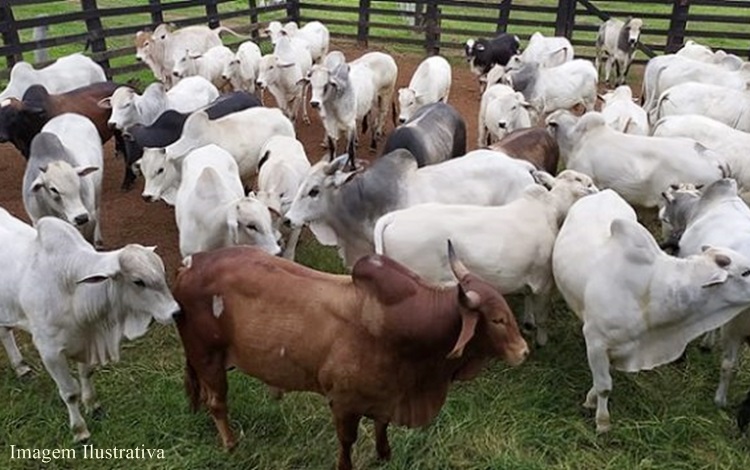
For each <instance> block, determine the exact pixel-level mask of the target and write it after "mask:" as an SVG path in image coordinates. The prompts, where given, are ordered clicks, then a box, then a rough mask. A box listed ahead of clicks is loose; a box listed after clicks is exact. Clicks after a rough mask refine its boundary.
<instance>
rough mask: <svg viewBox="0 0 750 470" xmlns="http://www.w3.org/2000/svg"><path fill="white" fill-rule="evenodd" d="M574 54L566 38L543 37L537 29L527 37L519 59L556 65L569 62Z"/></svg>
mask: <svg viewBox="0 0 750 470" xmlns="http://www.w3.org/2000/svg"><path fill="white" fill-rule="evenodd" d="M574 56H575V53H574V50H573V45H572V44H570V41H569V40H568V38H566V37H560V36H552V37H545V36H544V35H543V34H542V33H540V32H539V31H537V32H535V33H534V34H532V35H531V37H530V38H529V43H528V44H527V45H526V48H524V50H523V53H521V61H522V62H538V63H539V64H540V65H541V66H542V67H556V66H558V65H562V64H564V63H565V62H570V61H571V60H573V57H574ZM488 83H489V82H488Z"/></svg>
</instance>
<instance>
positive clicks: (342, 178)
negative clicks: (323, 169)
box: [330, 170, 359, 188]
mask: <svg viewBox="0 0 750 470" xmlns="http://www.w3.org/2000/svg"><path fill="white" fill-rule="evenodd" d="M357 173H359V172H358V171H357V170H354V171H337V172H336V173H334V174H333V176H332V177H331V179H330V182H331V184H332V185H333V187H334V188H340V187H341V186H343V185H345V184H346V183H348V182H349V181H351V180H352V178H354V176H355V175H356V174H357Z"/></svg>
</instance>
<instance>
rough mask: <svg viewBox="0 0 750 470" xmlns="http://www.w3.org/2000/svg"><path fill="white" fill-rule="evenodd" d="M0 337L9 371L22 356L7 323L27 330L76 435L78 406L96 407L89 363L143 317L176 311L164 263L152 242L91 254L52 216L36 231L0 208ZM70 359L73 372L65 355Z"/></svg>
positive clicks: (110, 357)
mask: <svg viewBox="0 0 750 470" xmlns="http://www.w3.org/2000/svg"><path fill="white" fill-rule="evenodd" d="M0 257H2V259H3V269H2V270H0V304H1V306H0V331H2V333H1V334H0V337H2V338H3V346H4V347H5V350H6V352H7V353H8V356H9V357H10V358H11V363H12V364H14V367H15V370H16V372H17V373H19V372H20V373H22V372H24V368H23V358H22V357H21V353H20V352H19V350H18V348H17V347H16V345H15V341H14V340H13V336H12V335H13V333H12V331H11V330H10V328H20V329H23V330H26V331H28V332H29V333H31V339H32V341H33V343H34V346H35V347H36V349H37V351H39V356H40V357H41V359H42V363H43V364H44V367H45V369H47V372H49V374H50V375H51V376H52V378H53V379H54V381H55V383H56V384H57V389H58V392H59V394H60V398H61V399H62V400H63V402H65V406H66V407H67V408H68V416H69V418H70V429H71V430H72V431H73V436H74V439H75V440H76V441H83V440H86V439H88V438H89V436H90V433H89V430H88V428H87V426H86V422H85V421H84V419H83V416H82V415H81V411H80V404H81V403H83V406H84V407H85V408H86V410H87V411H89V412H98V411H100V409H101V405H100V404H99V400H98V398H97V396H96V393H95V391H94V388H93V386H92V383H91V375H92V373H93V368H94V367H95V366H97V365H100V364H107V363H109V362H116V361H118V360H119V359H120V342H121V341H122V339H123V338H127V339H130V340H132V339H135V338H138V337H140V336H142V335H143V334H144V333H145V332H146V329H147V328H148V325H149V323H150V322H151V319H152V318H154V319H156V320H157V321H159V322H162V323H169V322H170V321H171V319H172V314H173V313H174V312H176V311H177V310H178V306H177V303H176V302H175V301H174V299H173V298H172V294H171V293H170V292H169V287H167V282H166V279H165V274H164V264H163V263H162V260H161V259H160V258H159V256H158V255H156V254H155V253H154V249H153V248H146V247H143V246H141V245H127V246H125V247H124V248H121V249H119V250H115V251H108V252H97V251H95V250H94V248H93V247H92V246H91V245H90V244H88V243H87V242H86V241H85V240H84V239H83V238H82V237H81V235H80V234H79V233H78V232H77V231H76V230H75V229H74V228H73V227H71V226H70V225H69V224H67V223H65V222H62V221H60V220H59V219H56V218H53V217H44V218H42V219H40V220H39V221H38V222H37V225H36V230H34V229H33V228H31V227H29V226H28V225H26V224H25V223H23V222H21V221H20V220H18V219H16V218H15V217H12V216H11V215H10V214H8V212H6V211H5V210H0ZM69 360H74V361H76V362H77V363H78V377H79V380H76V378H75V377H73V375H72V374H71V371H70V369H69V366H68V361H69Z"/></svg>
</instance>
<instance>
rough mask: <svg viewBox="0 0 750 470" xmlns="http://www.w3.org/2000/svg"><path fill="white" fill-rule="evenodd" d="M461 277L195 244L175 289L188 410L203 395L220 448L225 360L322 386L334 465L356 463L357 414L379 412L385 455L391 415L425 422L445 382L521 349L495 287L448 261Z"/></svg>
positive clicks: (296, 383) (288, 384)
mask: <svg viewBox="0 0 750 470" xmlns="http://www.w3.org/2000/svg"><path fill="white" fill-rule="evenodd" d="M449 251H450V257H451V268H452V269H453V272H454V274H455V275H456V277H457V278H458V280H459V282H458V285H456V286H453V287H436V286H432V285H429V284H427V283H425V281H423V280H422V279H421V278H419V277H418V276H417V275H416V274H414V273H413V272H412V271H409V270H408V269H406V268H405V267H404V266H402V265H400V264H398V263H396V262H395V261H393V260H391V259H390V258H387V257H384V256H378V255H370V256H366V257H364V258H362V259H360V260H359V261H358V262H357V263H356V264H355V266H354V269H353V272H352V275H351V276H340V275H332V274H328V273H322V272H318V271H314V270H312V269H309V268H306V267H304V266H301V265H299V264H295V263H293V262H291V261H288V260H285V259H281V258H278V257H274V256H271V255H268V254H267V253H264V252H262V251H260V250H258V249H256V248H249V247H232V248H224V249H221V250H216V251H212V252H204V253H197V254H195V255H193V256H192V257H190V258H188V259H187V260H186V264H187V267H185V268H183V269H182V270H181V272H180V274H179V275H178V277H177V281H176V284H175V288H174V291H173V293H174V296H175V299H176V300H177V302H178V303H179V305H180V308H181V314H179V315H177V316H176V318H175V319H176V322H177V327H178V330H179V333H180V337H181V339H182V343H183V346H184V348H185V354H186V357H187V367H186V380H185V383H186V388H187V392H188V395H189V396H190V401H191V405H192V407H193V409H194V410H195V409H197V408H198V407H199V405H200V404H201V403H204V404H205V405H206V406H207V407H208V409H209V411H210V413H211V415H212V417H213V419H214V422H215V423H216V427H217V429H218V431H219V434H220V435H221V438H222V441H223V443H224V445H225V446H226V447H227V448H231V447H232V446H234V444H235V438H234V434H233V433H232V431H231V429H230V428H229V421H228V418H227V403H226V399H227V379H226V369H227V368H228V367H232V366H236V367H237V368H238V369H240V370H242V371H244V372H245V373H247V374H249V375H252V376H254V377H257V378H258V379H260V380H262V381H263V382H265V383H266V384H268V385H270V386H272V387H276V388H279V389H282V390H285V391H295V390H296V391H311V392H317V393H320V394H321V395H324V396H325V397H326V398H327V399H328V401H329V403H330V406H331V411H332V413H333V418H334V423H335V426H336V432H337V434H338V438H339V457H338V468H339V469H340V470H348V469H351V468H352V463H351V448H352V445H353V444H354V443H355V441H356V440H357V427H358V423H359V421H360V419H361V418H362V417H363V416H366V417H368V418H371V419H373V420H374V421H375V434H376V444H375V445H376V449H377V453H378V457H379V458H381V459H388V458H389V457H390V454H391V450H390V446H389V444H388V436H387V428H388V424H390V423H391V422H393V423H395V424H399V425H404V426H409V427H416V426H424V425H427V424H428V423H430V421H432V420H433V419H434V418H435V416H436V415H437V414H438V412H439V411H440V408H441V407H442V405H443V403H444V402H445V399H446V395H447V393H448V389H449V387H450V384H451V382H452V381H453V380H470V379H472V378H473V377H475V376H476V375H477V374H478V373H479V372H480V370H481V369H482V366H483V365H484V364H485V362H486V360H487V359H488V358H490V357H493V356H496V357H500V358H502V359H504V360H505V361H506V362H508V363H509V364H511V365H518V364H520V363H521V362H523V360H524V359H525V358H526V356H527V355H528V352H529V349H528V347H527V345H526V342H525V341H524V339H523V337H522V336H521V335H520V333H519V331H518V326H517V324H516V320H515V318H514V316H513V313H512V312H511V310H510V308H509V307H508V305H507V303H506V302H505V300H504V299H503V297H502V296H501V295H500V294H499V293H498V292H497V290H495V289H494V288H492V287H491V286H490V285H489V284H487V283H486V282H485V281H483V280H482V279H481V278H479V277H478V276H476V275H474V274H471V273H470V272H469V271H468V270H467V269H466V268H465V267H464V266H463V264H462V263H461V262H460V261H458V260H456V259H455V255H454V254H453V252H452V251H453V250H452V248H451V247H450V246H449Z"/></svg>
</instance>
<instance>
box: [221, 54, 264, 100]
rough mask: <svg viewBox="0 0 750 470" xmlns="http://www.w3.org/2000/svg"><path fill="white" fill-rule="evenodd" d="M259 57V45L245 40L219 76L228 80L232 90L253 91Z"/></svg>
mask: <svg viewBox="0 0 750 470" xmlns="http://www.w3.org/2000/svg"><path fill="white" fill-rule="evenodd" d="M260 58H261V53H260V47H258V45H257V44H255V43H254V42H252V41H245V42H243V43H242V44H240V47H239V48H238V49H237V53H236V54H235V56H234V59H232V60H231V61H229V63H228V64H227V65H226V67H224V70H223V71H222V74H221V76H222V78H223V79H224V80H229V83H230V84H231V85H232V88H233V89H234V91H240V90H244V91H246V92H248V93H255V81H256V80H257V79H258V71H259V67H260Z"/></svg>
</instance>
